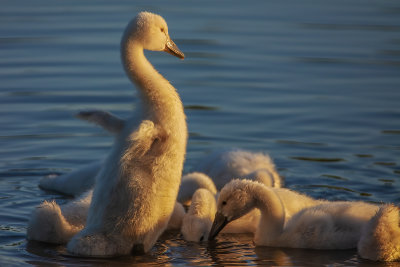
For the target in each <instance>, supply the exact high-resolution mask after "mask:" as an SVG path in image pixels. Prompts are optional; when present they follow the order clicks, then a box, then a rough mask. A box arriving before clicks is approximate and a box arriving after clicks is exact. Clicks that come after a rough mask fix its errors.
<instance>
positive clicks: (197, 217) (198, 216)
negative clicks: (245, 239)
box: [181, 188, 260, 242]
mask: <svg viewBox="0 0 400 267" xmlns="http://www.w3.org/2000/svg"><path fill="white" fill-rule="evenodd" d="M216 211H217V205H216V199H215V194H213V193H212V192H210V191H209V190H207V189H205V188H200V189H198V190H196V192H195V193H194V194H193V197H192V201H191V204H190V207H189V210H188V212H187V213H186V214H185V215H184V217H183V221H182V227H181V233H182V236H183V238H184V239H185V240H186V241H192V242H201V241H203V240H206V239H207V237H208V235H209V233H210V230H211V226H212V223H213V221H214V217H215V213H216ZM259 219H260V211H259V210H258V209H253V210H252V211H251V212H249V213H248V214H246V215H244V216H243V217H241V218H239V219H238V220H235V221H233V222H232V223H230V224H229V225H227V227H225V228H224V229H223V230H222V232H223V233H254V232H255V230H256V229H257V226H258V222H259Z"/></svg>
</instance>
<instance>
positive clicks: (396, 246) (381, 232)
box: [357, 204, 400, 261]
mask: <svg viewBox="0 0 400 267" xmlns="http://www.w3.org/2000/svg"><path fill="white" fill-rule="evenodd" d="M357 249H358V254H359V255H360V257H361V258H364V259H369V260H374V261H399V260H400V208H399V207H397V206H394V205H391V204H386V205H383V206H382V207H380V208H379V211H378V212H377V213H376V215H375V216H373V217H372V219H371V220H370V221H369V222H368V223H367V224H366V225H365V226H364V228H363V229H362V234H361V238H360V241H359V242H358V247H357Z"/></svg>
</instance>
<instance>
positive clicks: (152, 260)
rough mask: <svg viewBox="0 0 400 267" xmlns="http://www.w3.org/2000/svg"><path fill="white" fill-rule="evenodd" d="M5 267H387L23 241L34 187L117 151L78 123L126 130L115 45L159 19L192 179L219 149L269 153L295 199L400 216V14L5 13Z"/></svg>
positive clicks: (221, 7) (204, 8) (0, 129)
mask: <svg viewBox="0 0 400 267" xmlns="http://www.w3.org/2000/svg"><path fill="white" fill-rule="evenodd" d="M0 4H1V8H0V265H1V266H12V265H25V264H32V265H46V264H51V265H52V266H74V265H76V266H82V265H87V266H89V265H101V264H105V265H114V264H115V265H118V266H120V265H134V264H136V263H148V264H157V263H163V264H170V265H182V266H185V265H203V266H207V265H237V266H243V265H257V264H264V265H278V266H279V265H284V266H310V265H313V266H323V265H324V266H358V265H361V266H369V265H371V266H375V265H377V264H375V263H373V262H369V261H365V260H362V259H360V258H358V257H357V254H356V251H355V250H349V251H313V250H300V249H274V248H255V247H254V245H253V244H252V241H251V240H252V239H251V236H248V235H231V236H221V237H220V238H219V239H218V242H216V243H213V244H207V243H204V244H193V243H187V242H185V241H183V240H182V239H180V238H179V235H177V234H169V235H167V236H163V237H162V238H161V239H160V241H159V242H158V243H157V245H156V246H155V247H154V249H153V250H152V251H151V253H150V254H148V255H145V256H140V257H123V258H119V259H113V260H102V259H76V258H70V257H66V256H64V255H63V253H64V252H65V247H63V246H49V245H45V244H40V243H35V242H27V241H26V239H25V233H26V226H27V221H28V218H29V215H30V212H31V211H32V210H33V208H34V207H35V206H36V205H38V204H39V203H40V202H42V201H43V200H45V199H47V200H49V199H54V198H55V199H57V201H58V202H60V203H63V202H65V201H67V200H68V199H67V198H66V197H63V196H60V195H57V194H53V193H51V192H44V191H41V190H40V189H39V188H38V187H37V184H38V181H39V179H40V178H41V177H43V176H44V175H47V174H49V173H65V172H68V171H70V170H73V169H75V168H78V167H79V166H82V165H83V164H85V163H89V162H90V161H93V160H96V159H102V158H103V157H104V156H105V155H106V153H107V151H108V148H109V147H110V144H111V142H112V138H111V137H110V136H109V135H108V134H107V133H105V132H104V131H103V130H101V129H99V128H97V127H94V126H93V125H88V124H86V123H84V122H81V121H79V120H77V119H75V118H74V117H73V114H74V113H76V112H77V111H79V110H82V109H91V108H93V109H105V110H108V111H111V112H113V113H115V114H117V115H119V116H121V117H128V116H129V114H130V113H131V110H132V107H133V106H135V101H136V100H135V90H134V88H133V86H132V85H131V84H130V82H129V80H128V79H127V78H126V77H125V74H124V73H123V70H122V67H121V64H120V58H119V41H120V37H121V34H122V31H123V29H124V27H125V26H126V24H127V23H128V21H129V20H130V19H131V18H132V17H133V16H134V15H135V14H136V13H137V12H139V11H142V10H148V11H152V12H156V13H159V14H161V15H162V16H163V17H164V18H165V19H166V20H167V22H168V24H169V29H170V34H171V36H172V37H173V38H174V39H175V41H176V43H177V44H178V45H179V47H180V48H181V49H182V50H183V51H184V52H185V53H186V56H187V58H186V59H185V60H184V61H180V60H177V59H176V58H173V57H171V56H169V55H167V54H164V53H155V52H149V53H147V56H148V57H149V59H150V61H151V62H152V63H153V64H154V65H155V67H156V68H157V69H158V70H159V71H160V72H161V73H162V74H163V75H164V76H165V77H167V78H168V79H169V80H170V81H171V82H172V83H173V84H174V86H175V87H176V88H177V89H178V92H179V93H180V95H181V97H182V100H183V102H184V104H185V106H186V114H187V117H188V124H189V131H190V139H189V144H188V152H187V161H186V164H185V170H186V171H189V170H190V167H191V166H193V165H194V164H195V163H196V160H197V159H199V158H200V157H202V156H204V155H206V154H207V153H208V152H210V151H211V150H212V149H214V148H220V147H240V148H244V149H249V150H254V151H264V152H268V153H270V155H271V156H272V157H273V158H274V160H275V162H276V165H277V166H278V168H279V172H280V173H281V174H282V175H283V176H285V178H286V181H287V186H288V187H290V188H292V189H295V190H299V191H302V192H305V193H307V194H309V195H311V196H313V197H317V198H327V199H331V200H363V201H370V202H377V203H380V202H393V203H396V204H400V2H399V1H397V0H396V1H394V0H393V1H382V0H340V1H323V0H319V1H308V0H306V1H298V0H282V1H262V0H258V1H240V0H232V1H224V0H223V1H211V0H205V1H178V0H169V1H161V0H159V1H144V0H138V1H89V0H84V1H54V0H52V1H50V0H49V1H46V0H39V1H27V0H26V1H6V0H3V1H0ZM389 265H391V266H396V265H397V263H392V264H389Z"/></svg>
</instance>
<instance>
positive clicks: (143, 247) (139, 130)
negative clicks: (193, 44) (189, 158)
mask: <svg viewBox="0 0 400 267" xmlns="http://www.w3.org/2000/svg"><path fill="white" fill-rule="evenodd" d="M144 49H148V50H155V51H166V52H169V53H171V54H173V55H176V56H178V57H180V58H183V57H184V55H183V53H182V52H181V51H180V50H179V49H178V48H177V47H176V45H175V44H174V42H172V40H171V39H170V37H169V35H168V27H167V24H166V22H165V21H164V19H163V18H162V17H160V16H159V15H156V14H152V13H149V12H141V13H139V14H138V15H137V16H136V18H135V19H133V20H132V21H131V22H130V23H129V25H128V27H127V28H126V30H125V33H124V36H123V38H122V42H121V55H122V61H123V65H124V68H125V70H126V72H127V74H128V76H129V78H130V79H131V80H132V81H133V82H134V83H135V84H136V85H137V89H138V91H139V97H140V100H141V101H140V104H141V108H140V112H138V113H137V116H136V117H134V118H132V119H130V120H128V121H126V122H125V124H124V125H123V129H122V130H121V132H120V133H119V134H118V137H117V138H116V143H115V144H114V146H113V148H112V151H111V153H110V155H109V156H108V158H107V159H106V161H105V163H104V165H103V167H102V169H101V170H100V172H99V174H98V175H97V177H96V184H95V188H94V192H93V197H92V202H91V205H90V209H89V214H88V218H87V222H86V225H85V228H84V229H83V230H82V231H81V232H79V233H78V234H77V235H75V236H74V237H73V238H72V239H71V241H70V242H69V243H68V245H67V250H68V252H70V253H72V254H75V255H81V256H116V255H125V254H129V253H131V252H132V251H134V252H136V251H138V252H147V251H149V250H150V249H151V248H152V246H153V245H154V244H155V242H156V240H157V239H158V237H159V236H160V235H161V233H162V232H163V231H164V230H165V228H166V227H167V224H168V221H169V219H170V216H171V214H172V212H173V209H174V205H175V200H176V197H177V193H178V188H179V184H180V180H181V174H182V168H183V161H184V156H185V151H186V142H187V126H186V121H185V114H184V110H183V105H182V102H181V100H180V98H179V95H178V94H177V92H176V90H175V88H174V87H173V86H172V85H171V84H170V83H169V82H168V81H167V80H166V79H165V78H164V77H163V76H162V75H161V74H159V73H158V72H157V71H156V70H155V69H154V67H153V66H152V65H151V63H150V62H149V61H148V60H147V59H146V57H145V55H144V51H143V50H144Z"/></svg>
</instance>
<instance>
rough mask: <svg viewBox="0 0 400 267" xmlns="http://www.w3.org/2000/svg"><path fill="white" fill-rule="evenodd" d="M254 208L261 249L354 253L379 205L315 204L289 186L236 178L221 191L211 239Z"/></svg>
mask: <svg viewBox="0 0 400 267" xmlns="http://www.w3.org/2000/svg"><path fill="white" fill-rule="evenodd" d="M254 208H258V209H260V211H261V218H260V223H259V225H258V228H257V231H256V232H255V236H254V243H255V244H256V245H257V246H271V247H289V248H309V249H350V248H356V247H357V242H358V240H359V239H360V237H361V229H362V228H363V226H364V225H365V224H366V223H367V222H368V221H369V220H370V219H371V218H372V217H373V216H374V215H375V214H376V212H377V211H378V209H379V206H378V205H374V204H368V203H365V202H360V201H358V202H357V201H355V202H351V201H337V202H334V201H333V202H331V201H327V200H316V199H313V198H310V197H308V196H306V195H303V194H300V193H297V192H295V191H291V190H289V189H284V188H271V187H267V186H265V185H263V184H261V183H258V182H255V181H251V180H238V179H235V180H232V181H231V182H230V183H228V184H227V185H225V186H224V188H223V189H222V190H221V192H220V195H219V198H218V202H217V212H216V215H215V220H214V222H213V226H212V228H211V231H210V234H209V237H208V239H209V240H213V239H214V238H215V236H216V235H217V234H218V233H219V232H220V231H221V230H222V229H223V228H224V227H225V225H226V224H228V223H229V222H231V221H234V220H236V219H238V218H240V217H241V216H243V215H244V214H246V213H248V212H249V211H251V210H252V209H254Z"/></svg>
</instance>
